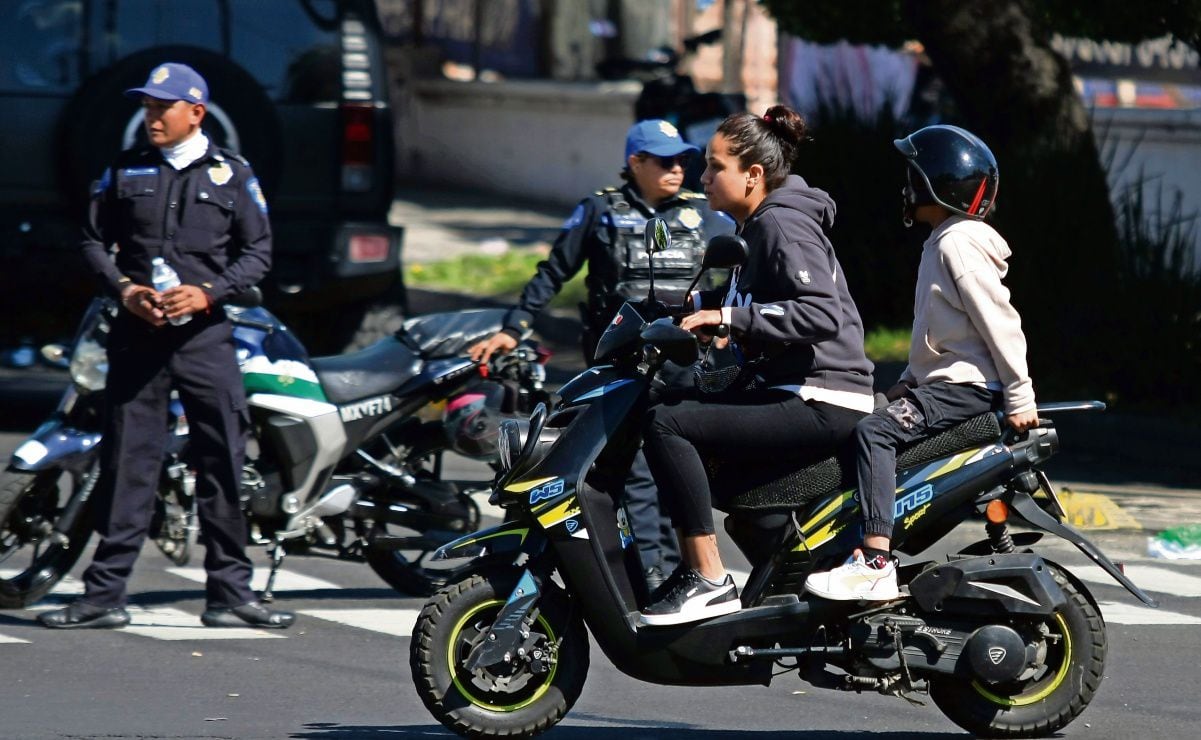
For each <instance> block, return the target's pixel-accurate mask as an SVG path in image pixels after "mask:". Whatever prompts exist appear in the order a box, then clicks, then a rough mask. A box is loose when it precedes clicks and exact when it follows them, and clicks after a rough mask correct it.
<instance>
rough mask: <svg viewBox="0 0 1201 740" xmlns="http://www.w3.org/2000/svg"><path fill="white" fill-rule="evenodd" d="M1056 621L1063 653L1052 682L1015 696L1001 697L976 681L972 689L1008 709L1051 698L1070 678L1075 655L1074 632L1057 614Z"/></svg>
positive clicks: (1037, 685) (1038, 685)
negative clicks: (1069, 671) (1069, 672)
mask: <svg viewBox="0 0 1201 740" xmlns="http://www.w3.org/2000/svg"><path fill="white" fill-rule="evenodd" d="M1055 621H1056V623H1058V624H1059V628H1060V634H1061V635H1062V636H1063V652H1062V654H1061V655H1060V658H1059V669H1058V670H1057V671H1055V675H1054V676H1052V677H1051V680H1050V681H1048V682H1046V683H1045V684H1044V683H1036V684H1035V685H1034V686H1031V687H1030V690H1029V691H1027V692H1022V693H1018V694H1015V695H1013V696H999V695H997V694H994V693H992V692H991V691H989V690H988V689H986V688H985V687H984V686H983V685H982V684H981V683H980V682H979V681H975V680H973V681H972V688H974V689H975V690H976V692H977V693H978V694H980V696H983V697H984V698H985V699H988V700H989V701H991V702H992V703H994V704H996V705H998V706H1002V707H1006V708H1014V707H1025V706H1029V705H1031V704H1037V703H1038V702H1040V701H1042V700H1044V699H1046V698H1047V697H1048V696H1050V695H1051V694H1052V693H1053V692H1054V691H1055V690H1056V689H1058V688H1059V687H1060V686H1061V685H1063V682H1064V680H1065V679H1066V678H1067V677H1068V670H1069V669H1070V668H1071V665H1072V653H1073V647H1072V632H1071V630H1070V629H1068V624H1067V622H1066V621H1065V620H1064V618H1063V615H1062V614H1059V613H1056V614H1055Z"/></svg>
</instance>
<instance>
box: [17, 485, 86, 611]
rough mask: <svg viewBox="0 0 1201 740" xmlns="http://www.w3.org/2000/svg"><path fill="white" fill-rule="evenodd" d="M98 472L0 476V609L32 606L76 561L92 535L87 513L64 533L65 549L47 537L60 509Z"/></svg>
mask: <svg viewBox="0 0 1201 740" xmlns="http://www.w3.org/2000/svg"><path fill="white" fill-rule="evenodd" d="M98 471H99V465H97V464H94V465H92V467H91V469H90V470H89V471H88V472H87V473H84V474H79V473H72V472H69V471H64V470H61V469H57V468H55V469H50V470H44V471H40V472H37V473H25V472H17V471H6V472H4V473H0V569H2V570H3V572H4V575H3V576H0V608H3V609H23V608H25V607H27V606H30V605H31V604H33V603H35V602H36V601H38V600H39V599H41V598H42V597H43V596H45V595H46V594H47V593H48V592H49V591H50V589H52V588H54V586H55V585H56V584H58V582H59V581H61V580H62V578H63V576H65V575H67V573H68V572H69V571H70V570H71V567H72V566H74V565H75V563H76V561H78V560H79V557H80V555H82V554H83V551H84V548H85V547H86V546H87V543H88V540H89V539H90V538H91V534H92V532H91V529H92V527H91V525H92V523H91V520H90V517H89V516H88V515H87V512H86V511H85V512H80V516H78V517H76V519H75V524H74V526H72V528H71V531H70V532H68V533H67V536H68V538H69V544H68V546H66V547H64V546H63V545H61V544H58V543H55V542H52V541H51V539H50V533H51V531H52V529H53V527H54V524H55V523H56V522H57V521H58V518H59V516H60V515H61V514H62V511H63V507H65V506H66V504H67V502H68V501H70V500H71V497H72V496H73V495H74V494H75V492H76V491H77V490H78V489H79V487H80V486H82V485H84V483H85V482H86V481H88V480H90V479H93V478H94V477H95V476H96V475H97V474H98Z"/></svg>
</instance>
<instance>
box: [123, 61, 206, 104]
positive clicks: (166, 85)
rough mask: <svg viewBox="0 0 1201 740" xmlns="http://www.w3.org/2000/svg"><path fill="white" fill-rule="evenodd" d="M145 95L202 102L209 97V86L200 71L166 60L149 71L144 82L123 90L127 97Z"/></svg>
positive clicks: (160, 98) (161, 98) (162, 98)
mask: <svg viewBox="0 0 1201 740" xmlns="http://www.w3.org/2000/svg"><path fill="white" fill-rule="evenodd" d="M143 95H147V96H149V97H152V98H158V99H159V100H186V101H187V102H189V103H200V104H204V103H207V102H208V99H209V86H208V83H207V82H205V81H204V78H203V77H201V76H200V73H199V72H197V71H196V70H194V69H192V68H191V67H189V66H188V65H186V64H180V63H178V62H167V63H166V64H160V65H159V66H157V67H155V68H154V69H152V70H151V71H150V76H149V77H147V78H146V84H145V85H142V86H141V87H134V88H130V89H129V90H126V91H125V96H126V97H129V98H139V97H141V96H143Z"/></svg>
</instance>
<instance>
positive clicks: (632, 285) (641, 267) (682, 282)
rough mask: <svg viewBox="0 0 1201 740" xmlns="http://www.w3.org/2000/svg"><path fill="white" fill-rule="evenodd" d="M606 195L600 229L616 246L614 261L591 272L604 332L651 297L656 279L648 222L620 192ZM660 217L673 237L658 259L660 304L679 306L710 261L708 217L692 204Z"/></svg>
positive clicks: (661, 213)
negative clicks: (631, 305) (624, 306)
mask: <svg viewBox="0 0 1201 740" xmlns="http://www.w3.org/2000/svg"><path fill="white" fill-rule="evenodd" d="M603 194H604V196H605V201H606V204H607V208H606V209H605V212H604V213H603V214H602V215H601V221H600V225H601V229H603V230H604V231H605V232H606V233H607V234H608V239H609V240H611V245H610V246H611V248H610V255H611V258H610V259H608V260H605V262H606V263H607V264H605V265H595V266H593V267H591V268H590V270H589V275H588V277H589V279H588V286H589V303H590V304H591V305H590V308H592V309H593V311H594V312H595V313H596V314H601V315H598V316H597V318H598V319H600V320H601V321H602V324H601V326H602V327H603V325H604V324H606V323H608V321H609V319H611V318H612V313H613V312H614V311H616V310H617V308H618V307H619V306H620V305H621V303H623V302H624V301H626V300H632V301H641V300H643V299H645V298H646V297H647V290H648V288H649V287H650V275H651V270H650V264H651V263H650V258H649V256H648V255H647V252H646V237H645V232H646V222H647V221H648V220H649V219H648V217H647V216H645V215H643V213H642V212H641V211H639V210H638V209H637V208H635V207H634V206H633V205H631V204H629V203H627V202H626V200H625V197H624V195H623V194H622V193H621V192H620V191H616V190H610V191H605V192H604V193H603ZM655 215H656V216H658V217H659V218H662V219H663V220H664V221H666V222H667V226H668V229H669V230H670V231H671V246H670V247H669V248H668V249H666V250H665V251H663V252H660V253H658V254H656V255H654V260H655V298H656V299H657V300H660V301H662V302H664V303H666V304H668V305H679V304H680V302H681V301H683V300H684V292H685V291H686V290H687V289H688V286H689V285H690V284H691V283H692V279H693V277H695V276H696V273H697V272H698V271H699V270H700V269H701V259H702V258H703V257H704V255H705V240H704V236H703V227H704V215H703V213H702V210H701V208H699V207H697V205H694V204H692V203H691V202H689V201H688V200H684V201H683V202H682V203H681V204H678V205H677V206H675V207H674V208H671V209H669V210H665V211H659V212H657V213H656V214H655ZM598 268H599V269H598ZM598 272H599V273H600V274H596V273H598ZM699 287H701V288H705V287H708V286H707V285H701V286H699ZM604 314H608V315H607V316H605V315H604Z"/></svg>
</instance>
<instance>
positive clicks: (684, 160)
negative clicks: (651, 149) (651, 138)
mask: <svg viewBox="0 0 1201 740" xmlns="http://www.w3.org/2000/svg"><path fill="white" fill-rule="evenodd" d="M638 156H639V157H641V158H642V160H643V161H644V162H645V161H646V160H648V159H652V160H655V161H656V162H657V163H658V164H659V166H660V167H662V168H663V169H665V170H670V169H674V168H675V166H676V165H677V164H678V165H680V167H683V168H685V169H687V167H688V154H687V153H685V154H676V155H673V156H670V157H660V156H658V155H655V154H647V153H646V152H641V153H639V155H638Z"/></svg>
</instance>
